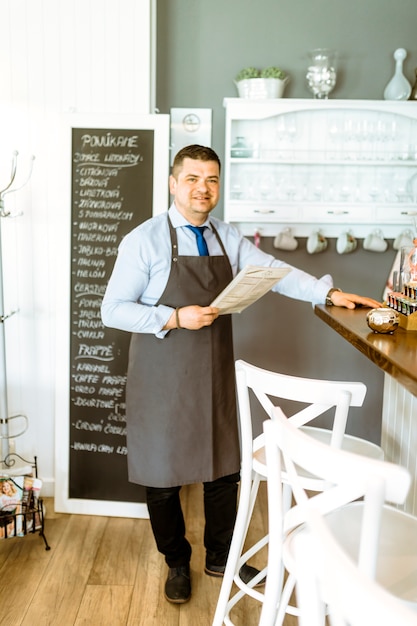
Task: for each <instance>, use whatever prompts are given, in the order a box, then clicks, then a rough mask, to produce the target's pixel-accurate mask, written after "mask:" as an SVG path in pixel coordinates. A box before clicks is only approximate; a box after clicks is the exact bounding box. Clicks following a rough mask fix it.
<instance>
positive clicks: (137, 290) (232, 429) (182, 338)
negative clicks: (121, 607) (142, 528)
mask: <svg viewBox="0 0 417 626" xmlns="http://www.w3.org/2000/svg"><path fill="white" fill-rule="evenodd" d="M169 185H170V192H171V194H172V196H173V198H174V201H173V204H172V206H171V207H170V209H169V211H168V213H163V214H160V215H157V216H155V217H153V218H151V219H150V220H147V221H146V222H145V223H143V224H141V225H140V226H138V227H137V228H135V229H134V230H133V231H131V233H129V234H128V235H127V236H126V237H125V238H124V240H123V241H122V243H121V244H120V248H119V254H118V257H117V260H116V263H115V267H114V270H113V273H112V276H111V278H110V281H109V284H108V287H107V290H106V293H105V296H104V299H103V304H102V318H103V323H104V324H105V325H106V326H111V327H114V328H119V329H122V330H126V331H130V332H131V333H132V339H131V345H130V351H129V365H128V377H127V387H126V416H127V447H128V468H129V480H131V481H132V482H134V483H138V484H141V485H145V486H146V495H147V506H148V510H149V515H150V521H151V525H152V530H153V533H154V536H155V540H156V544H157V547H158V550H159V551H160V552H161V553H162V554H163V555H164V556H165V560H166V563H167V565H168V568H169V571H168V578H167V580H166V583H165V597H166V599H167V600H168V601H170V602H175V603H181V602H186V601H187V600H188V599H189V598H190V595H191V582H190V567H189V563H190V556H191V546H190V544H189V542H188V541H187V539H186V537H185V524H184V518H183V514H182V511H181V505H180V498H179V492H180V488H181V485H185V484H191V483H196V482H202V483H203V484H204V511H205V520H206V523H205V532H204V545H205V548H206V565H205V572H206V573H207V574H208V575H211V576H222V575H223V573H224V568H225V563H226V559H227V554H228V550H229V545H230V540H231V536H232V532H233V526H234V522H235V515H236V503H237V488H238V481H239V468H240V455H239V442H238V430H237V415H236V404H235V386H234V358H233V344H232V327H231V316H230V315H221V316H219V311H218V309H217V308H215V307H212V306H210V303H211V302H212V301H213V299H214V298H215V297H216V296H217V295H218V294H219V293H220V292H221V291H222V290H223V289H224V287H226V285H228V283H229V282H230V281H231V280H232V278H233V277H234V276H235V275H236V273H237V272H238V271H239V270H240V269H242V268H243V267H245V266H246V265H263V266H278V267H287V265H286V264H285V263H283V262H281V261H278V260H276V259H275V258H274V257H272V256H271V255H268V254H266V253H264V252H262V251H261V250H259V249H258V248H257V247H256V246H254V245H253V244H252V243H251V242H250V241H249V240H248V239H245V238H244V237H242V236H241V234H240V233H239V231H238V230H237V229H236V228H235V227H233V226H231V225H229V224H226V223H224V222H222V221H220V220H218V219H216V218H214V217H210V213H211V211H212V210H213V209H214V207H215V206H216V204H217V202H218V199H219V190H220V160H219V158H218V156H217V154H216V153H215V152H214V151H213V150H211V149H210V148H206V147H202V146H198V145H192V146H187V147H186V148H183V149H182V150H180V152H179V153H178V154H177V155H176V157H175V159H174V163H173V169H172V175H171V176H170V179H169ZM196 226H197V227H204V228H203V231H198V230H196V232H194V231H193V230H192V229H191V228H190V227H196ZM206 248H207V249H206ZM207 253H208V255H207ZM273 291H276V292H278V293H282V294H284V295H287V296H289V297H292V298H297V299H301V300H307V301H310V302H312V303H313V304H316V303H324V302H325V301H326V298H328V299H330V300H331V303H333V304H335V305H337V306H345V307H347V308H355V305H356V304H360V305H364V306H369V307H376V306H379V304H380V303H378V302H377V301H375V300H373V299H371V298H366V297H361V296H358V295H356V294H350V293H344V292H342V291H339V290H334V289H333V286H332V279H331V277H330V276H328V275H327V276H324V277H323V278H321V279H316V278H314V277H313V276H310V275H309V274H307V273H305V272H302V271H300V270H297V269H295V268H292V271H291V272H290V273H289V274H288V275H287V276H286V277H285V278H284V279H283V280H282V281H281V282H279V283H278V285H276V286H275V287H274V288H273ZM255 573H257V570H255V569H254V568H252V567H250V566H248V565H246V566H244V568H243V571H242V572H241V575H242V577H244V578H245V579H250V578H252V577H253V576H254V575H255Z"/></svg>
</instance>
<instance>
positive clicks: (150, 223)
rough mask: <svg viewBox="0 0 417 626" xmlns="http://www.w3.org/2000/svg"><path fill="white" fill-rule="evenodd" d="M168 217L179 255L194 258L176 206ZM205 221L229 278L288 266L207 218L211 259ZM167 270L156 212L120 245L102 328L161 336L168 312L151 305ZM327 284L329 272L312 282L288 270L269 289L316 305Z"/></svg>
mask: <svg viewBox="0 0 417 626" xmlns="http://www.w3.org/2000/svg"><path fill="white" fill-rule="evenodd" d="M169 216H170V218H171V221H172V225H173V226H174V228H175V229H176V232H177V238H178V255H179V256H184V255H186V256H197V255H198V250H197V243H196V238H195V235H194V233H193V232H192V231H191V230H190V229H189V228H185V226H186V225H187V224H188V223H189V222H187V220H186V219H185V218H184V217H183V216H182V215H181V213H179V211H178V210H177V208H176V207H175V204H173V205H172V206H171V207H170V209H169ZM210 222H211V223H213V224H214V227H215V228H216V230H217V232H218V234H219V236H220V239H221V240H222V242H223V245H224V247H225V250H226V251H227V254H228V257H229V261H230V265H231V267H232V272H233V276H236V274H237V273H238V272H239V271H240V270H241V269H242V268H244V267H245V266H246V265H262V266H266V267H291V268H292V266H291V265H288V264H287V263H283V262H282V261H278V260H277V259H275V257H273V256H272V255H270V254H266V253H265V252H263V251H262V250H260V249H259V248H257V247H256V246H255V245H254V244H253V243H251V242H250V241H249V239H246V238H245V237H243V236H242V235H241V233H240V232H239V231H238V229H237V228H235V227H234V226H232V225H230V224H227V223H226V222H222V221H221V220H219V219H217V218H215V217H210V218H209V220H207V222H205V225H206V226H208V229H207V230H206V231H205V232H204V237H205V239H206V241H207V246H208V250H209V254H210V256H214V255H221V254H222V251H221V248H220V246H219V243H218V241H217V239H216V236H215V234H214V232H213V230H212V229H211V227H210ZM170 270H171V239H170V235H169V226H168V218H167V214H166V213H161V214H159V215H156V216H155V217H153V218H151V219H149V220H147V221H146V222H143V223H142V224H140V225H139V226H137V227H136V228H135V229H133V230H132V231H131V232H130V233H129V234H127V235H126V236H125V237H124V238H123V240H122V242H121V243H120V246H119V251H118V255H117V259H116V262H115V265H114V268H113V272H112V275H111V277H110V280H109V283H108V285H107V289H106V292H105V294H104V298H103V302H102V306H101V315H102V320H103V324H104V325H105V326H109V327H111V328H118V329H120V330H126V331H129V332H133V333H152V334H154V335H156V336H157V337H159V338H163V337H164V336H165V335H166V333H167V332H168V331H164V330H162V329H163V327H164V326H165V324H166V323H167V322H168V320H169V318H170V317H171V315H172V312H173V309H172V308H171V307H169V306H165V305H163V304H159V305H157V304H156V303H157V302H158V300H159V298H160V296H161V294H162V292H163V290H164V288H165V286H166V284H167V281H168V277H169V273H170ZM332 286H333V281H332V278H331V276H330V275H329V274H326V275H325V276H323V277H322V278H320V279H317V278H315V277H314V276H311V275H310V274H307V273H306V272H303V271H301V270H298V269H296V268H292V271H291V272H290V273H289V274H288V275H287V276H286V277H285V278H283V279H282V280H281V281H280V282H279V283H278V284H277V285H276V286H275V287H273V289H272V291H275V292H277V293H280V294H283V295H285V296H288V297H290V298H295V299H297V300H304V301H306V302H311V303H312V305H315V304H323V303H324V302H325V299H326V295H327V293H328V291H329V289H330V288H331V287H332ZM194 304H198V302H195V303H194Z"/></svg>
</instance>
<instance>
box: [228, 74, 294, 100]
mask: <svg viewBox="0 0 417 626" xmlns="http://www.w3.org/2000/svg"><path fill="white" fill-rule="evenodd" d="M288 81H289V78H288V76H286V77H285V78H284V79H280V78H247V79H246V80H240V81H239V82H238V83H237V82H236V81H235V85H236V87H237V90H238V93H239V98H255V99H258V100H259V99H262V98H282V96H283V94H284V89H285V86H286V84H287V83H288Z"/></svg>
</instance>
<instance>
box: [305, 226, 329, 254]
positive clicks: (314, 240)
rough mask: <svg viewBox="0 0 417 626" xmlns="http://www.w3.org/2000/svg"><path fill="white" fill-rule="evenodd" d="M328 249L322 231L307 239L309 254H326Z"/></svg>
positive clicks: (313, 233) (315, 232)
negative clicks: (325, 251)
mask: <svg viewBox="0 0 417 626" xmlns="http://www.w3.org/2000/svg"><path fill="white" fill-rule="evenodd" d="M326 248H327V239H326V237H325V236H324V235H323V234H322V232H321V231H320V230H317V231H314V232H312V233H311V235H310V236H309V238H308V239H307V252H308V253H309V254H318V253H319V252H324V250H326Z"/></svg>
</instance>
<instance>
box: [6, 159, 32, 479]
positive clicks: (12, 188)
mask: <svg viewBox="0 0 417 626" xmlns="http://www.w3.org/2000/svg"><path fill="white" fill-rule="evenodd" d="M18 154H19V153H18V152H17V151H15V152H13V155H12V162H11V173H10V179H9V182H8V183H7V185H6V186H5V187H4V189H2V190H0V442H1V452H0V469H3V468H5V467H6V468H9V467H10V464H9V456H10V439H14V438H15V437H20V435H23V433H24V432H26V430H27V428H28V419H27V417H26V415H21V414H18V415H11V416H9V408H8V401H7V370H6V336H5V335H6V333H5V322H6V320H7V319H8V318H9V317H11V316H12V315H14V314H15V313H17V310H16V311H11V312H9V313H5V310H4V297H3V261H2V242H1V221H2V219H3V218H11V217H17V215H12V214H11V213H10V211H7V210H6V207H5V201H4V199H5V196H6V195H7V194H9V193H15V192H16V191H18V190H19V189H22V187H24V186H25V185H26V184H27V182H28V181H29V179H30V177H31V175H32V169H33V161H34V159H35V157H34V156H33V155H32V156H31V158H30V165H29V171H28V173H27V175H26V177H25V178H24V180H23V182H22V183H21V184H20V185H19V186H17V187H16V186H14V183H15V180H16V173H17V164H18ZM18 215H22V213H19V214H18ZM19 418H20V419H22V420H23V423H24V425H23V427H22V428H21V429H20V431H19V432H17V433H14V434H13V435H11V434H10V428H9V427H10V422H11V421H12V420H15V419H19ZM16 456H18V455H16ZM19 458H20V457H19ZM22 460H23V459H22Z"/></svg>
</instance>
